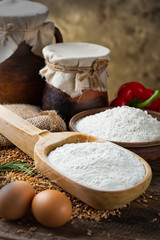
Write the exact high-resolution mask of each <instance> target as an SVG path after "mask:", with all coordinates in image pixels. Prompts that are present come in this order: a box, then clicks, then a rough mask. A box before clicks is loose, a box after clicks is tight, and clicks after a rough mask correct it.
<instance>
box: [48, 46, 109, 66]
mask: <svg viewBox="0 0 160 240" xmlns="http://www.w3.org/2000/svg"><path fill="white" fill-rule="evenodd" d="M43 55H44V58H45V59H46V58H49V61H50V62H51V63H56V62H61V63H65V64H67V65H68V64H73V65H75V64H77V63H78V61H79V60H85V59H86V61H85V62H86V63H87V61H88V59H96V58H100V57H101V58H102V57H103V58H106V59H107V60H108V61H109V60H110V50H109V49H108V48H106V47H103V46H101V45H97V44H92V43H82V42H66V43H58V44H52V45H49V46H46V47H45V48H43ZM76 62H77V63H76ZM89 66H90V63H89Z"/></svg>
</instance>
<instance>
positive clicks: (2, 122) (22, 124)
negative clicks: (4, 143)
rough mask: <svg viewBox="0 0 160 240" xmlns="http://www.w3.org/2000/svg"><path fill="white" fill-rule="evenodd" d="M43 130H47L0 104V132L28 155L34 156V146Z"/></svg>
mask: <svg viewBox="0 0 160 240" xmlns="http://www.w3.org/2000/svg"><path fill="white" fill-rule="evenodd" d="M45 132H48V131H46V130H40V129H39V128H36V127H35V126H33V125H32V124H30V123H28V122H26V121H25V120H24V119H22V118H21V117H19V116H18V115H17V114H15V113H13V112H11V111H9V110H8V109H7V108H5V107H4V106H2V105H0V133H2V134H3V135H4V136H5V137H6V138H7V139H9V140H10V141H11V142H12V143H14V144H15V145H16V146H17V147H19V148H20V149H22V150H23V151H24V152H25V153H27V154H28V155H29V156H30V157H32V158H33V157H34V146H35V144H36V142H37V141H38V139H39V137H40V135H41V134H42V133H45Z"/></svg>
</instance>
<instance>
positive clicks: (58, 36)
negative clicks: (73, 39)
mask: <svg viewBox="0 0 160 240" xmlns="http://www.w3.org/2000/svg"><path fill="white" fill-rule="evenodd" d="M54 35H55V39H56V43H61V42H63V37H62V34H61V32H60V30H59V28H58V27H55V32H54Z"/></svg>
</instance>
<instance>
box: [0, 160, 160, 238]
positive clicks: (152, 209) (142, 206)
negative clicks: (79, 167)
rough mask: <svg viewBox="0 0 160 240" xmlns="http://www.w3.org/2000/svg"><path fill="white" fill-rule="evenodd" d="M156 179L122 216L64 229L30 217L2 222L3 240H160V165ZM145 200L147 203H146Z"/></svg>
mask: <svg viewBox="0 0 160 240" xmlns="http://www.w3.org/2000/svg"><path fill="white" fill-rule="evenodd" d="M152 171H153V179H152V183H151V185H150V187H149V188H148V190H147V192H146V194H145V196H146V199H144V198H143V197H142V196H141V197H139V198H138V201H137V200H136V201H134V202H132V203H131V204H130V205H129V206H128V207H126V208H124V209H122V210H121V213H122V214H121V217H120V218H119V217H117V216H112V217H109V218H108V219H106V220H101V221H100V222H96V221H91V220H90V221H88V220H83V219H82V220H79V219H77V220H75V223H74V224H71V223H70V222H69V223H67V224H66V225H64V226H63V227H60V228H55V229H50V228H45V227H43V226H41V225H39V224H38V223H37V222H36V221H35V220H34V219H33V218H32V216H31V214H29V215H28V216H25V217H24V218H22V219H21V220H19V221H6V220H4V219H0V240H1V239H6V240H10V239H15V240H18V239H19V240H35V239H38V240H51V239H53V240H65V239H71V240H74V239H80V240H81V239H82V240H83V239H84V240H85V239H95V240H125V239H126V240H131V239H132V240H150V239H152V240H159V239H160V163H156V164H155V165H154V166H152ZM142 200H143V201H142Z"/></svg>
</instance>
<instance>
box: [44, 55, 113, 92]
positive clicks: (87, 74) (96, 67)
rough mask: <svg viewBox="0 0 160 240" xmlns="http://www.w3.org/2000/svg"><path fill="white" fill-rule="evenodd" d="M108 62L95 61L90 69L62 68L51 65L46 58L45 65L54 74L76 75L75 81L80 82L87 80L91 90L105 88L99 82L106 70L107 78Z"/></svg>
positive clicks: (104, 60)
mask: <svg viewBox="0 0 160 240" xmlns="http://www.w3.org/2000/svg"><path fill="white" fill-rule="evenodd" d="M108 63H109V61H108V60H107V59H104V58H98V59H96V60H95V61H94V62H93V64H92V66H91V67H79V66H62V65H59V64H58V63H54V64H53V63H51V62H50V61H49V59H48V58H46V65H47V66H48V67H49V68H50V69H51V70H53V71H55V72H64V73H75V74H77V73H78V77H77V80H78V81H80V82H82V81H83V80H84V79H86V78H87V79H88V81H89V87H90V88H91V89H97V88H98V87H99V88H105V87H106V85H105V83H104V82H103V81H102V80H101V74H102V73H103V72H104V71H105V70H106V74H107V76H108V77H109V72H108V70H107V66H108Z"/></svg>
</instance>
